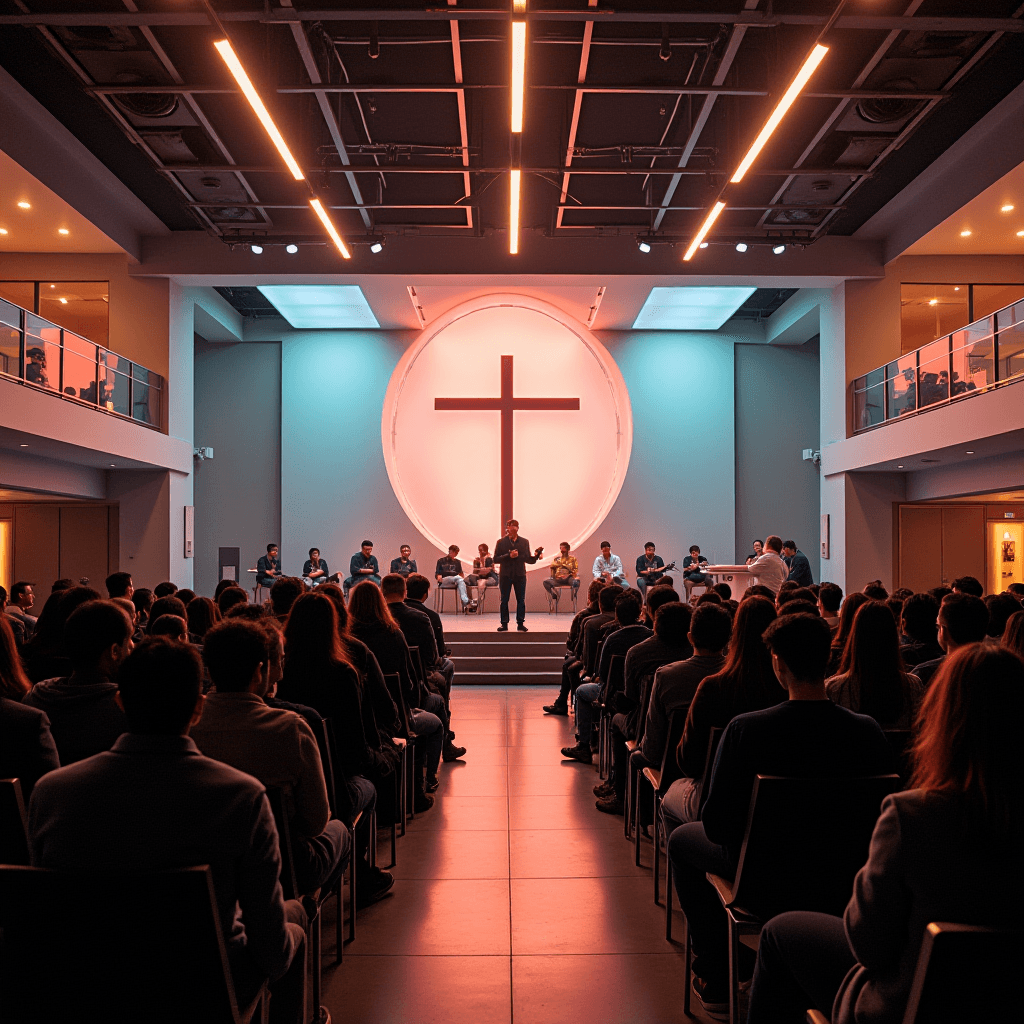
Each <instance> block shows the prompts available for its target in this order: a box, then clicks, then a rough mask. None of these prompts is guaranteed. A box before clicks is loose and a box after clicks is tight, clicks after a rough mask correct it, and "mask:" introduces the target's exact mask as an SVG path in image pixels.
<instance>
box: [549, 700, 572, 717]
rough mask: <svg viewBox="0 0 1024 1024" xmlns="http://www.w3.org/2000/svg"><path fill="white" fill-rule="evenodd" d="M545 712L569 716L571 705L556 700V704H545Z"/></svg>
mask: <svg viewBox="0 0 1024 1024" xmlns="http://www.w3.org/2000/svg"><path fill="white" fill-rule="evenodd" d="M544 714H545V715H565V716H566V717H568V715H569V705H568V704H559V702H558V701H557V700H556V701H555V703H554V704H545V705H544Z"/></svg>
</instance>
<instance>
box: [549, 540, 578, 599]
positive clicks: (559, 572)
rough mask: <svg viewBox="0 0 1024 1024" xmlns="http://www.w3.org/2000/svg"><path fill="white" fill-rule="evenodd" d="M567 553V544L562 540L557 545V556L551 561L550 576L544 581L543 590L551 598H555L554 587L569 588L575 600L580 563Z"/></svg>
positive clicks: (568, 549)
mask: <svg viewBox="0 0 1024 1024" xmlns="http://www.w3.org/2000/svg"><path fill="white" fill-rule="evenodd" d="M569 551H570V548H569V542H568V541H567V540H563V541H562V542H561V544H559V545H558V554H557V555H555V557H554V558H552V559H551V575H550V576H549V577H548V578H547V579H546V580H544V589H545V590H546V591H547V592H548V594H549V595H550V596H551V597H554V596H555V588H556V587H570V588H571V589H572V596H573V600H575V599H576V594H577V593H578V591H579V589H580V563H579V561H578V559H577V558H576V556H575V555H571V554H569Z"/></svg>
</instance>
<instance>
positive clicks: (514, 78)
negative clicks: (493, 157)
mask: <svg viewBox="0 0 1024 1024" xmlns="http://www.w3.org/2000/svg"><path fill="white" fill-rule="evenodd" d="M512 10H513V13H514V14H525V13H526V0H513V4H512ZM511 85H512V110H511V117H510V127H511V129H512V134H513V135H522V131H523V102H524V100H523V97H524V92H525V89H526V22H525V21H521V20H517V21H513V22H512V74H511ZM516 152H517V153H518V152H519V150H518V148H517V149H516ZM515 162H518V161H515ZM521 183H522V173H521V171H520V170H519V169H518V168H513V170H512V173H511V175H510V177H509V203H508V205H509V210H508V251H509V253H510V254H511V255H513V256H515V255H516V253H518V252H519V190H520V186H521Z"/></svg>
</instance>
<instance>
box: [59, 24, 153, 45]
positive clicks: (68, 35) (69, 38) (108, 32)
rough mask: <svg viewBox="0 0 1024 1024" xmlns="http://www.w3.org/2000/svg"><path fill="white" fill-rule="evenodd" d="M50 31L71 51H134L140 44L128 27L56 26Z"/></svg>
mask: <svg viewBox="0 0 1024 1024" xmlns="http://www.w3.org/2000/svg"><path fill="white" fill-rule="evenodd" d="M50 31H52V32H54V33H55V34H56V36H57V38H58V39H59V40H60V41H61V42H62V43H63V44H64V45H65V46H66V47H67V48H68V49H69V50H74V51H78V50H134V49H135V48H136V47H137V46H138V45H139V42H138V40H137V39H136V38H135V35H134V34H133V33H132V30H131V29H130V28H128V27H127V26H126V25H75V26H71V25H55V26H54V27H53V28H52V29H51V30H50Z"/></svg>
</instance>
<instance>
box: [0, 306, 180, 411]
mask: <svg viewBox="0 0 1024 1024" xmlns="http://www.w3.org/2000/svg"><path fill="white" fill-rule="evenodd" d="M0 374H3V375H4V376H7V377H12V378H14V379H15V380H18V381H20V382H21V383H23V384H27V385H29V386H31V387H34V388H38V389H40V390H42V391H48V392H49V393H50V394H53V395H57V396H58V397H60V398H64V399H67V400H69V401H72V402H77V403H78V404H79V405H87V406H89V407H90V408H93V409H99V410H100V411H101V412H106V413H110V414H111V415H113V416H121V417H124V418H126V419H130V420H134V421H135V422H136V423H142V424H143V425H145V426H147V427H153V428H154V429H156V430H161V429H163V410H164V392H165V390H166V382H165V381H164V378H163V377H161V376H160V374H158V373H154V372H153V371H152V370H147V369H146V367H144V366H140V365H139V364H138V363H133V362H132V361H131V360H130V359H126V358H125V357H124V356H119V355H117V354H116V353H115V352H111V351H110V349H107V348H104V347H103V346H102V345H97V344H95V343H94V342H91V341H88V340H87V339H86V338H81V337H79V336H78V335H77V334H75V333H73V332H72V331H67V330H64V328H62V327H58V326H57V325H56V324H51V323H50V322H49V321H48V320H44V319H43V318H42V317H41V316H38V315H37V314H35V313H30V312H29V311H28V310H27V309H22V307H21V306H16V305H15V304H14V303H13V302H7V301H6V300H4V299H0Z"/></svg>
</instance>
